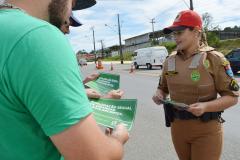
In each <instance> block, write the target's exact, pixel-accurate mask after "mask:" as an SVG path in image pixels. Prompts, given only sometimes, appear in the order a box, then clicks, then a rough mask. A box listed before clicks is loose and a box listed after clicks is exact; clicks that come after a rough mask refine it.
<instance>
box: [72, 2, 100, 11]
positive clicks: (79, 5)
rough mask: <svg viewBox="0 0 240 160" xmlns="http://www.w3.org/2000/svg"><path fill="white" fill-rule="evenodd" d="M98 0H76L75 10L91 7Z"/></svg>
mask: <svg viewBox="0 0 240 160" xmlns="http://www.w3.org/2000/svg"><path fill="white" fill-rule="evenodd" d="M96 3H97V2H96V0H76V4H75V6H74V7H73V10H74V11H76V10H82V9H86V8H89V7H92V6H94V5H95V4H96Z"/></svg>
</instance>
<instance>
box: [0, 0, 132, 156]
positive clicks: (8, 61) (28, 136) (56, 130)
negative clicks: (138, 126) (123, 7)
mask: <svg viewBox="0 0 240 160" xmlns="http://www.w3.org/2000/svg"><path fill="white" fill-rule="evenodd" d="M9 2H11V4H9ZM5 3H8V4H4V5H1V6H0V22H1V27H0V35H1V36H0V53H1V54H0V70H1V72H0V128H1V132H0V159H3V160H16V159H19V160H59V159H60V157H61V155H63V156H64V158H65V159H66V160H77V159H83V160H84V159H90V160H95V159H104V160H113V159H121V157H122V154H123V144H124V143H125V142H126V141H127V139H128V133H127V131H126V129H125V128H124V127H123V126H122V125H119V126H118V127H117V129H116V131H115V132H113V133H110V134H109V133H108V134H107V135H104V134H103V133H102V131H101V130H100V128H99V127H98V126H97V125H96V122H95V120H94V118H93V116H92V114H91V112H92V109H91V108H90V104H89V101H88V99H87V96H86V93H85V91H84V87H83V84H82V79H81V76H80V74H79V70H78V65H77V62H76V59H75V56H74V54H73V51H72V49H71V47H70V44H69V42H68V41H67V40H66V38H65V37H64V35H63V34H62V33H61V32H60V31H59V30H58V29H57V28H56V27H54V26H52V25H51V24H49V23H48V22H47V21H49V22H50V23H52V24H54V25H56V26H57V25H61V24H62V23H63V22H64V17H65V16H69V15H70V13H71V8H72V4H75V3H76V2H75V0H41V1H39V0H21V1H19V0H11V1H10V0H9V1H8V0H7V1H6V2H5ZM40 19H42V20H40ZM9 22H11V23H9Z"/></svg>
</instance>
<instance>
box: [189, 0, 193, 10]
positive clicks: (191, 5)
mask: <svg viewBox="0 0 240 160" xmlns="http://www.w3.org/2000/svg"><path fill="white" fill-rule="evenodd" d="M190 10H193V1H192V0H190Z"/></svg>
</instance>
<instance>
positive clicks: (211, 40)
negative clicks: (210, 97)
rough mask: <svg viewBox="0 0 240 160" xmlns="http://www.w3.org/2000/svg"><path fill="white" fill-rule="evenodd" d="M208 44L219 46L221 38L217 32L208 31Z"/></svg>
mask: <svg viewBox="0 0 240 160" xmlns="http://www.w3.org/2000/svg"><path fill="white" fill-rule="evenodd" d="M207 41H208V45H209V46H212V47H214V48H218V47H219V45H220V39H219V37H218V35H217V33H216V32H207Z"/></svg>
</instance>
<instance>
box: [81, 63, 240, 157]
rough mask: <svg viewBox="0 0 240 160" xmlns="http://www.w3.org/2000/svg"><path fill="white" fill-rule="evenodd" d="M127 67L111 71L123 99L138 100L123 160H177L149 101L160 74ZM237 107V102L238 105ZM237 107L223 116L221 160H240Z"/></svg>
mask: <svg viewBox="0 0 240 160" xmlns="http://www.w3.org/2000/svg"><path fill="white" fill-rule="evenodd" d="M129 68H130V64H127V65H119V64H114V70H113V71H110V72H113V73H118V74H120V75H121V89H123V90H124V91H125V98H137V99H138V110H137V114H136V120H135V125H134V127H133V129H132V131H131V133H130V136H131V138H130V141H129V142H128V143H127V145H126V147H125V157H124V160H177V157H176V154H175V151H174V148H173V145H172V143H171V137H170V130H169V128H166V127H165V126H164V115H163V109H162V106H157V105H155V104H154V103H153V102H152V100H151V97H152V95H153V93H154V91H155V88H156V87H157V83H158V75H159V74H161V71H160V70H159V69H155V70H151V71H148V70H146V69H140V70H138V71H135V72H134V73H132V74H130V73H129ZM81 70H82V72H83V74H84V75H87V74H90V73H93V72H97V71H96V70H95V68H94V65H88V66H87V67H83V68H82V69H81ZM109 70H110V65H109V64H108V65H105V70H104V71H106V72H109ZM238 80H239V79H238ZM239 105H240V103H239V104H238V105H237V106H239ZM237 106H235V107H233V108H232V109H229V110H227V111H225V113H224V115H223V117H224V119H225V120H226V123H224V130H225V133H224V152H223V156H222V160H240V152H239V148H240V128H239V126H240V125H239V123H240V108H239V107H237Z"/></svg>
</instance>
